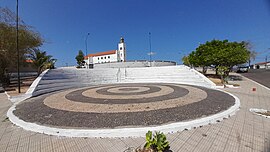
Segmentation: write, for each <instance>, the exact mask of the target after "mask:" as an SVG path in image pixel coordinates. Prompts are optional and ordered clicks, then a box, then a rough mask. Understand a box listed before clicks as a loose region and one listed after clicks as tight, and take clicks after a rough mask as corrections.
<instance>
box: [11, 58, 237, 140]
mask: <svg viewBox="0 0 270 152" xmlns="http://www.w3.org/2000/svg"><path fill="white" fill-rule="evenodd" d="M148 66H149V64H145V63H144V62H138V61H136V62H127V63H125V64H121V66H120V64H119V63H115V64H113V63H111V64H106V66H105V64H100V65H97V66H96V67H95V68H94V69H76V68H74V67H63V68H57V69H52V70H47V71H44V72H43V73H42V74H41V75H40V76H39V77H38V78H37V79H36V80H35V81H34V83H33V84H32V86H31V87H30V88H29V90H28V91H27V93H26V94H25V95H23V96H20V97H17V98H13V99H11V100H12V101H13V102H15V104H14V105H13V106H12V107H11V108H10V109H9V111H8V114H7V115H8V117H9V119H10V121H11V122H13V123H14V124H16V125H17V126H20V127H22V128H24V129H26V130H30V131H34V132H39V133H44V134H49V135H57V136H68V137H140V136H144V135H145V133H146V132H147V131H148V130H152V131H162V132H165V133H172V132H177V131H182V130H185V129H191V128H194V127H200V126H203V125H208V124H211V123H217V122H219V121H221V120H223V119H224V118H228V117H230V116H231V115H233V114H235V112H236V111H237V110H238V108H239V106H240V102H239V99H238V98H237V97H235V96H234V95H232V94H229V93H226V92H224V91H221V90H218V89H216V86H215V84H214V83H213V82H211V81H210V80H209V79H207V78H206V77H205V76H204V75H202V74H200V73H199V72H197V71H196V70H194V69H191V68H189V67H187V66H184V65H175V63H174V62H163V61H156V62H153V63H152V64H151V67H148Z"/></svg>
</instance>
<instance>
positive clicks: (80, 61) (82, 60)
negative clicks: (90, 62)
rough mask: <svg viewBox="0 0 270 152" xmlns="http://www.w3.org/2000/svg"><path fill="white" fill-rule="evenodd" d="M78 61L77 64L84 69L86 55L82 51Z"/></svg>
mask: <svg viewBox="0 0 270 152" xmlns="http://www.w3.org/2000/svg"><path fill="white" fill-rule="evenodd" d="M75 59H76V60H77V64H78V66H79V67H82V66H83V64H84V63H85V61H84V54H83V51H82V50H79V52H78V55H77V56H76V58H75Z"/></svg>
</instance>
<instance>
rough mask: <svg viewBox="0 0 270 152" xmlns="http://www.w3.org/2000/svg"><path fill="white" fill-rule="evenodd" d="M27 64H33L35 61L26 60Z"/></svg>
mask: <svg viewBox="0 0 270 152" xmlns="http://www.w3.org/2000/svg"><path fill="white" fill-rule="evenodd" d="M25 62H26V63H33V60H30V59H28V60H25Z"/></svg>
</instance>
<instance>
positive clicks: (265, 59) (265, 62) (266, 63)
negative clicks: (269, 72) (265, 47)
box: [265, 55, 267, 69]
mask: <svg viewBox="0 0 270 152" xmlns="http://www.w3.org/2000/svg"><path fill="white" fill-rule="evenodd" d="M266 67H267V55H266V56H265V69H266Z"/></svg>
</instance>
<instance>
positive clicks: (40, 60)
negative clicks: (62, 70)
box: [29, 49, 57, 75]
mask: <svg viewBox="0 0 270 152" xmlns="http://www.w3.org/2000/svg"><path fill="white" fill-rule="evenodd" d="M29 58H30V60H32V62H33V65H34V66H35V67H36V68H37V73H38V75H40V74H41V72H42V71H44V70H45V69H53V68H55V67H54V65H55V62H56V61H57V60H56V59H53V58H52V56H51V55H47V52H46V51H40V50H39V49H34V50H33V52H32V53H31V54H30V56H29Z"/></svg>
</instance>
